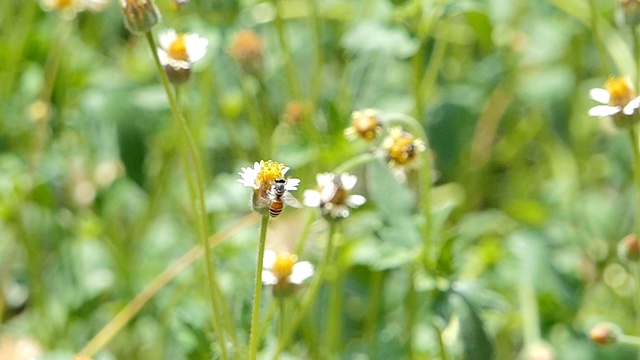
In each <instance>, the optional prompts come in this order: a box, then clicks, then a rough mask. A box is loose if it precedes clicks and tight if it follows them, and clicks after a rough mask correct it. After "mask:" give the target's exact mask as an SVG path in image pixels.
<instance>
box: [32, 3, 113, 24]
mask: <svg viewBox="0 0 640 360" xmlns="http://www.w3.org/2000/svg"><path fill="white" fill-rule="evenodd" d="M108 3H109V0H40V6H42V9H43V10H45V11H58V12H59V13H60V14H61V15H62V17H64V18H65V19H68V20H71V19H73V18H74V17H75V16H76V14H77V13H79V12H81V11H84V10H90V11H102V10H104V8H105V7H106V6H107V4H108Z"/></svg>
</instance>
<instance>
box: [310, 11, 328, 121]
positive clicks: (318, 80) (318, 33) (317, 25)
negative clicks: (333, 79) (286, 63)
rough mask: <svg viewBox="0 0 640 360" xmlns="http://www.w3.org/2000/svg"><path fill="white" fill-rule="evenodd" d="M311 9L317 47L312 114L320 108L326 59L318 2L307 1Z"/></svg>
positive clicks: (313, 75)
mask: <svg viewBox="0 0 640 360" xmlns="http://www.w3.org/2000/svg"><path fill="white" fill-rule="evenodd" d="M307 4H308V6H309V9H310V10H311V18H312V21H313V35H314V40H315V42H314V45H315V57H314V60H315V61H314V62H313V69H312V71H311V103H312V107H313V109H312V114H313V113H314V112H315V111H314V110H315V109H316V108H317V106H318V101H319V98H320V89H321V88H322V65H323V62H322V60H323V58H324V47H323V46H322V23H321V21H320V10H319V9H318V4H317V2H316V0H307Z"/></svg>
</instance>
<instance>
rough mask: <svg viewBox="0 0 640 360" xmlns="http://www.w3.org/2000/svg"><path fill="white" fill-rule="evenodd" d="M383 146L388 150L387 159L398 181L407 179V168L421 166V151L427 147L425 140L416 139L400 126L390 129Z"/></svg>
mask: <svg viewBox="0 0 640 360" xmlns="http://www.w3.org/2000/svg"><path fill="white" fill-rule="evenodd" d="M382 147H383V148H384V149H385V150H386V159H387V162H388V164H389V167H390V168H391V170H392V171H393V174H394V175H395V176H396V179H398V181H401V182H403V181H405V180H406V178H407V174H406V173H407V170H411V169H416V168H418V167H420V164H421V162H420V153H421V152H423V151H425V150H426V149H427V147H426V146H425V144H424V141H422V140H420V139H416V138H414V137H413V135H411V134H410V133H408V132H406V131H404V130H402V128H401V127H400V126H396V127H393V128H391V129H390V130H389V135H388V136H387V137H386V138H385V139H384V142H383V143H382Z"/></svg>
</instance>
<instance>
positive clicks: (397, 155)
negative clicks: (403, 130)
mask: <svg viewBox="0 0 640 360" xmlns="http://www.w3.org/2000/svg"><path fill="white" fill-rule="evenodd" d="M415 156H416V146H415V144H414V143H413V137H412V136H411V135H404V136H401V137H398V138H395V139H394V141H393V144H392V145H391V146H390V147H389V154H388V158H389V160H393V161H395V162H396V163H398V164H400V165H405V164H406V163H408V162H410V161H411V160H413V159H414V158H415Z"/></svg>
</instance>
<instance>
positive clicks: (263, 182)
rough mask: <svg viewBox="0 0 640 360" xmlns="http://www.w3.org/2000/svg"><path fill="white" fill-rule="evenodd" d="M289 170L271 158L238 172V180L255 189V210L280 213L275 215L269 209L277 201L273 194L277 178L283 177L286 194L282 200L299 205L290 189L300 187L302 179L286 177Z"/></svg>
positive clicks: (260, 212)
mask: <svg viewBox="0 0 640 360" xmlns="http://www.w3.org/2000/svg"><path fill="white" fill-rule="evenodd" d="M287 171H289V168H288V167H287V166H285V165H284V164H281V163H278V162H275V161H271V160H269V161H266V162H265V161H260V162H259V163H258V162H256V163H254V164H253V168H250V167H244V168H242V171H240V172H239V173H238V175H240V179H238V182H239V183H241V184H242V185H244V186H246V187H250V188H252V189H253V190H254V191H253V197H252V199H251V206H252V208H253V210H255V211H256V212H258V213H259V214H262V215H267V214H270V215H271V216H273V217H275V216H277V215H278V214H279V213H280V212H278V213H277V214H275V215H274V213H270V212H269V209H270V207H271V204H272V202H274V201H275V199H274V196H273V189H274V185H275V183H276V180H281V179H284V185H285V194H284V196H283V197H282V200H283V201H284V202H285V203H287V205H291V206H296V207H297V201H295V200H294V199H293V196H291V194H289V191H292V190H297V189H298V185H300V179H295V178H285V177H284V175H285V174H286V173H287Z"/></svg>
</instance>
